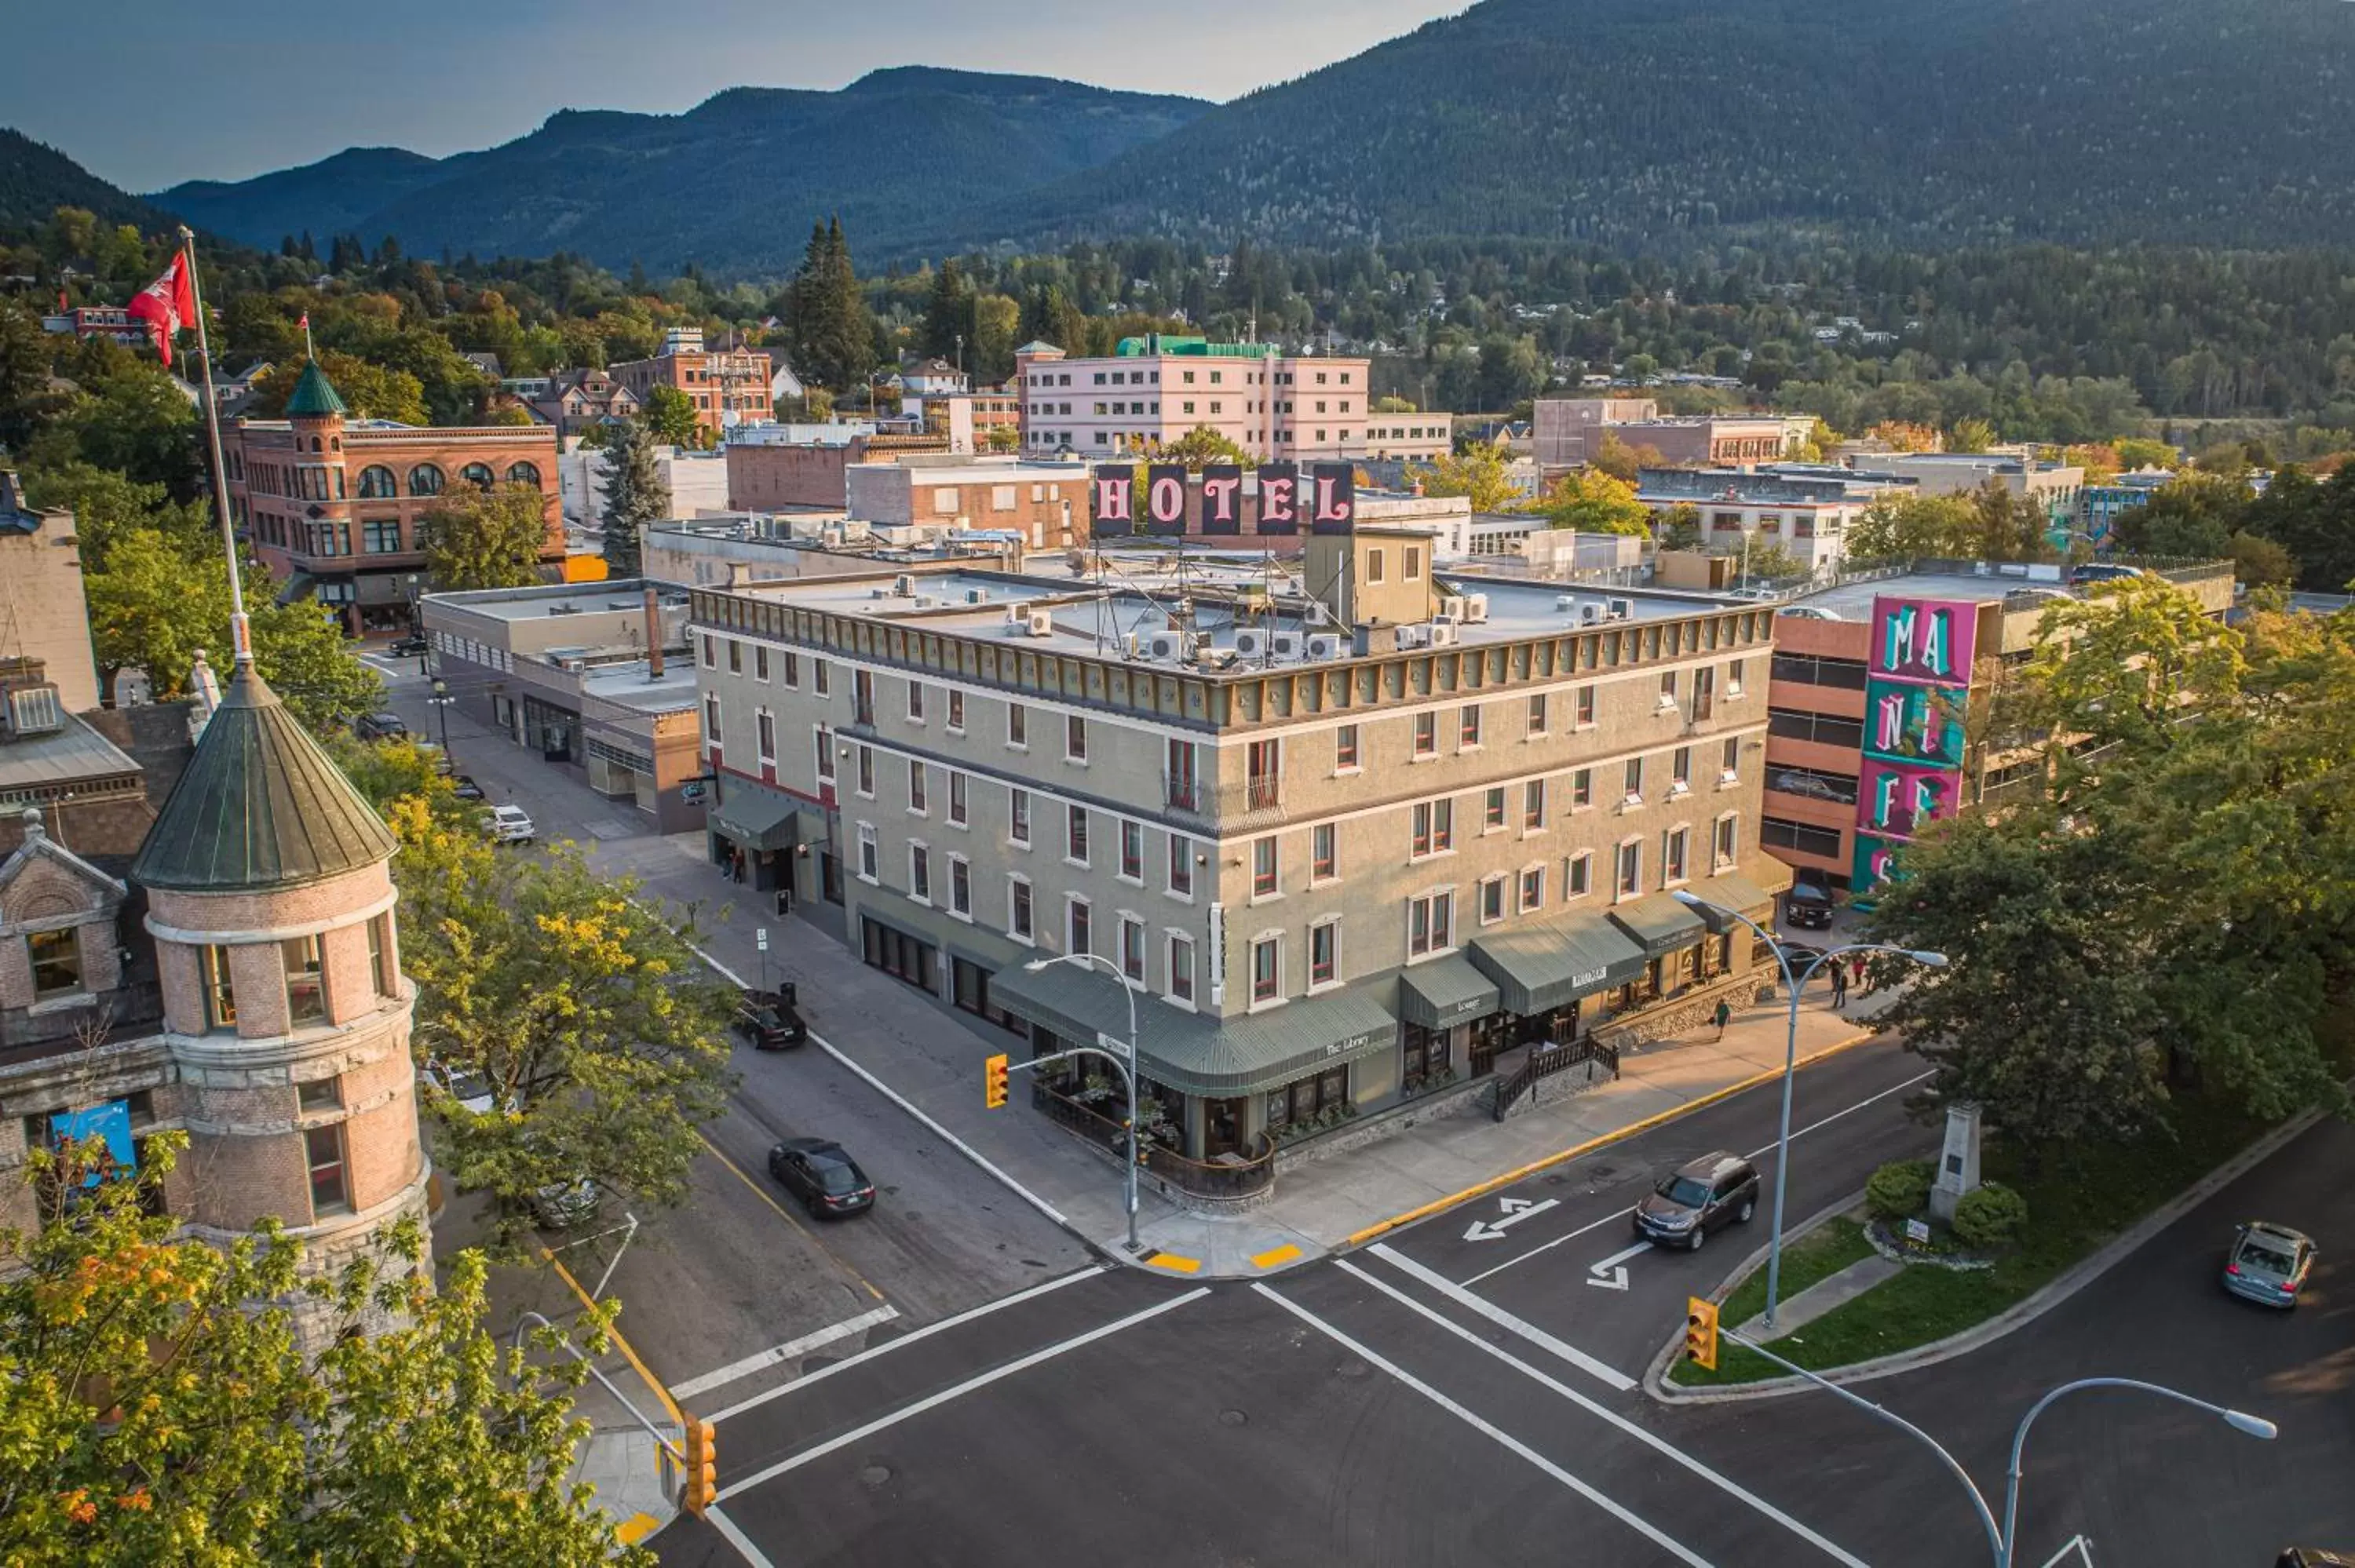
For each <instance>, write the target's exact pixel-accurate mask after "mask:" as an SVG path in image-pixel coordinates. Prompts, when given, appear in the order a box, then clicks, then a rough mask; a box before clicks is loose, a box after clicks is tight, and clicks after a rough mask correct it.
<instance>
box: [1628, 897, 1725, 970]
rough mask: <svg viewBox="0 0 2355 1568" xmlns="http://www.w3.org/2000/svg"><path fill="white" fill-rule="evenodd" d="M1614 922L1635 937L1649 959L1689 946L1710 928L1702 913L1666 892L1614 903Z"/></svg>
mask: <svg viewBox="0 0 2355 1568" xmlns="http://www.w3.org/2000/svg"><path fill="white" fill-rule="evenodd" d="M1611 923H1612V924H1613V925H1614V926H1616V927H1619V928H1620V929H1621V930H1623V931H1625V932H1626V933H1627V935H1629V936H1630V937H1633V938H1636V942H1637V944H1638V945H1640V946H1641V947H1642V948H1643V949H1644V956H1645V957H1646V958H1647V959H1657V958H1659V957H1661V956H1662V955H1663V954H1667V953H1673V952H1675V951H1676V950H1677V949H1678V948H1689V947H1690V946H1692V945H1693V944H1694V943H1695V942H1698V941H1700V938H1701V933H1702V932H1703V931H1705V930H1706V929H1708V927H1706V926H1704V925H1703V924H1702V922H1701V917H1700V916H1699V915H1698V914H1696V913H1694V912H1693V911H1692V910H1690V909H1688V908H1686V907H1685V906H1683V905H1681V904H1679V903H1678V902H1677V901H1676V900H1675V899H1674V898H1672V897H1670V896H1669V895H1667V894H1665V893H1647V894H1646V895H1644V896H1643V897H1641V898H1631V899H1629V900H1628V901H1627V902H1626V903H1625V904H1621V905H1617V906H1614V907H1613V908H1612V911H1611Z"/></svg>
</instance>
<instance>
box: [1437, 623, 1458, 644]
mask: <svg viewBox="0 0 2355 1568" xmlns="http://www.w3.org/2000/svg"><path fill="white" fill-rule="evenodd" d="M1458 635H1459V632H1458V631H1457V629H1456V625H1455V621H1453V620H1434V621H1433V622H1432V623H1431V645H1432V646H1433V648H1453V647H1455V639H1456V638H1457V636H1458Z"/></svg>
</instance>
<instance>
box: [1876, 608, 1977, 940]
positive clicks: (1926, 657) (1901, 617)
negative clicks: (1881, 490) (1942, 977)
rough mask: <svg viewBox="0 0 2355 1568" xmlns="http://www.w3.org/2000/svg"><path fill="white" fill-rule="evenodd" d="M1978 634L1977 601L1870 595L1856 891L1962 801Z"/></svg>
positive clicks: (1885, 871)
mask: <svg viewBox="0 0 2355 1568" xmlns="http://www.w3.org/2000/svg"><path fill="white" fill-rule="evenodd" d="M1977 632H1978V606H1977V605H1976V604H1971V603H1966V602H1962V601H1957V600H1951V599H1875V600H1873V605H1872V645H1871V648H1870V651H1869V653H1868V656H1867V657H1868V672H1867V679H1866V682H1865V694H1864V760H1863V764H1862V766H1861V768H1859V774H1858V789H1857V801H1856V825H1857V832H1856V851H1855V859H1854V863H1853V867H1852V871H1851V874H1850V880H1849V886H1850V888H1851V890H1852V891H1854V892H1855V893H1856V894H1858V895H1859V896H1863V895H1870V893H1871V891H1872V889H1873V888H1874V887H1876V886H1878V885H1880V884H1881V883H1882V882H1885V881H1887V880H1888V879H1889V878H1890V877H1891V875H1894V874H1896V868H1897V860H1898V854H1899V852H1900V851H1901V849H1902V846H1903V844H1904V842H1905V841H1906V840H1908V839H1910V838H1912V837H1913V835H1914V834H1915V833H1916V832H1918V831H1920V829H1921V828H1922V827H1923V825H1924V824H1926V823H1929V822H1933V821H1939V820H1940V819H1942V818H1945V817H1950V816H1952V815H1954V814H1955V810H1957V809H1958V807H1959V806H1960V803H1961V800H1962V789H1963V755H1964V746H1965V736H1964V728H1963V721H1964V717H1965V715H1966V714H1967V713H1968V712H1969V707H1970V683H1971V662H1972V660H1973V658H1974V657H1975V656H1976V655H1977V651H1978V650H1977Z"/></svg>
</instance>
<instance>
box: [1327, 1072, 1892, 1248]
mask: <svg viewBox="0 0 2355 1568" xmlns="http://www.w3.org/2000/svg"><path fill="white" fill-rule="evenodd" d="M1878 1037H1879V1036H1878V1035H1877V1034H1876V1033H1874V1032H1873V1031H1871V1030H1867V1031H1865V1032H1864V1033H1861V1034H1851V1035H1849V1037H1848V1038H1847V1039H1845V1040H1841V1041H1837V1042H1835V1043H1834V1044H1829V1045H1827V1046H1825V1047H1824V1048H1823V1049H1822V1050H1820V1051H1818V1052H1817V1053H1816V1054H1813V1055H1811V1056H1807V1057H1805V1058H1803V1059H1802V1061H1801V1062H1800V1064H1799V1065H1801V1066H1806V1065H1811V1064H1813V1063H1817V1062H1820V1061H1822V1060H1823V1059H1824V1058H1826V1057H1827V1056H1836V1055H1838V1054H1839V1053H1841V1052H1842V1051H1846V1050H1848V1049H1849V1047H1851V1046H1855V1045H1861V1044H1864V1043H1865V1042H1866V1041H1868V1040H1872V1039H1877V1038H1878ZM1782 1075H1783V1069H1782V1068H1780V1067H1770V1068H1768V1069H1767V1070H1766V1071H1765V1072H1763V1073H1755V1074H1753V1075H1751V1076H1749V1077H1747V1078H1743V1079H1741V1080H1740V1081H1738V1082H1736V1083H1731V1084H1728V1085H1726V1086H1724V1087H1723V1088H1721V1089H1711V1090H1710V1092H1709V1093H1707V1094H1705V1095H1703V1096H1701V1097H1700V1098H1698V1099H1690V1100H1687V1101H1686V1102H1685V1103H1684V1104H1682V1105H1680V1106H1670V1107H1668V1109H1666V1110H1664V1111H1659V1112H1657V1113H1655V1114H1654V1115H1651V1116H1647V1117H1646V1118H1643V1119H1642V1120H1640V1121H1631V1122H1629V1123H1628V1124H1627V1125H1626V1126H1625V1127H1622V1128H1614V1129H1613V1130H1611V1131H1609V1132H1606V1133H1604V1134H1603V1135H1602V1136H1601V1137H1599V1138H1590V1139H1587V1140H1586V1141H1585V1142H1584V1143H1581V1144H1576V1145H1573V1146H1572V1147H1571V1148H1569V1149H1565V1150H1561V1151H1560V1152H1559V1153H1555V1154H1549V1155H1547V1156H1546V1157H1545V1158H1544V1159H1542V1160H1530V1161H1529V1163H1528V1164H1527V1165H1522V1166H1518V1167H1516V1168H1515V1169H1513V1170H1510V1171H1506V1172H1505V1173H1504V1174H1503V1175H1501V1176H1491V1177H1489V1178H1488V1179H1487V1181H1479V1182H1476V1183H1474V1184H1473V1185H1471V1186H1469V1187H1466V1188H1465V1189H1464V1190H1463V1191H1462V1192H1450V1193H1449V1194H1448V1195H1447V1196H1445V1197H1444V1198H1433V1200H1432V1201H1431V1202H1428V1203H1424V1204H1422V1205H1421V1206H1419V1207H1416V1208H1412V1209H1409V1210H1408V1211H1407V1212H1406V1213H1402V1214H1392V1215H1391V1217H1390V1218H1389V1219H1387V1220H1382V1221H1380V1222H1379V1223H1377V1224H1370V1225H1368V1226H1367V1227H1366V1228H1365V1229H1364V1230H1361V1231H1357V1232H1354V1233H1352V1234H1350V1235H1349V1236H1348V1239H1347V1240H1345V1241H1344V1242H1343V1243H1342V1244H1341V1245H1344V1246H1357V1245H1360V1244H1361V1243H1364V1242H1369V1241H1371V1240H1373V1238H1374V1237H1376V1236H1378V1235H1382V1234H1386V1233H1388V1232H1391V1231H1394V1230H1396V1229H1398V1228H1399V1227H1400V1226H1401V1225H1411V1224H1413V1223H1414V1222H1415V1221H1417V1220H1422V1219H1428V1218H1429V1217H1430V1216H1432V1215H1433V1214H1436V1213H1440V1212H1441V1211H1442V1210H1445V1209H1452V1208H1454V1207H1455V1205H1456V1204H1458V1203H1463V1202H1470V1201H1471V1200H1472V1199H1474V1198H1480V1197H1485V1196H1487V1194H1488V1193H1490V1192H1495V1191H1497V1188H1499V1187H1509V1186H1511V1185H1512V1184H1513V1183H1514V1182H1516V1181H1521V1180H1522V1179H1523V1178H1525V1177H1529V1176H1533V1175H1535V1174H1536V1173H1537V1172H1539V1171H1547V1170H1550V1169H1552V1168H1553V1167H1554V1166H1556V1165H1559V1164H1561V1162H1562V1161H1564V1160H1575V1159H1577V1158H1578V1157H1579V1156H1580V1155H1582V1154H1587V1153H1591V1152H1593V1150H1597V1149H1602V1148H1604V1147H1605V1146H1607V1145H1610V1144H1614V1143H1617V1142H1618V1141H1619V1140H1620V1139H1625V1138H1633V1137H1635V1136H1636V1134H1637V1133H1639V1132H1648V1131H1650V1130H1651V1129H1652V1128H1656V1127H1657V1126H1659V1125H1660V1124H1661V1123H1662V1122H1665V1121H1674V1120H1675V1119H1676V1118H1678V1117H1680V1116H1684V1115H1687V1114H1688V1113H1689V1112H1692V1111H1697V1110H1700V1108H1701V1107H1704V1106H1713V1105H1715V1104H1716V1103H1717V1102H1718V1101H1720V1100H1723V1099H1731V1098H1732V1097H1734V1096H1735V1095H1738V1094H1741V1093H1742V1092H1743V1091H1744V1090H1746V1089H1754V1088H1756V1087H1757V1086H1759V1085H1761V1084H1771V1083H1773V1082H1774V1080H1775V1079H1777V1078H1779V1077H1781V1076H1782Z"/></svg>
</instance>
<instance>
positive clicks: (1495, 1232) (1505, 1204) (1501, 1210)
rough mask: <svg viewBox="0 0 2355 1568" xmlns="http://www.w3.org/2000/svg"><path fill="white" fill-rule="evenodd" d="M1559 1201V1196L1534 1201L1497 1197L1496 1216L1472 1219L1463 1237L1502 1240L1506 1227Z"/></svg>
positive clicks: (1542, 1211) (1473, 1239) (1466, 1238)
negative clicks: (1485, 1218) (1489, 1218)
mask: <svg viewBox="0 0 2355 1568" xmlns="http://www.w3.org/2000/svg"><path fill="white" fill-rule="evenodd" d="M1560 1203H1561V1199H1559V1198H1548V1199H1545V1200H1544V1201H1543V1202H1535V1203H1533V1202H1529V1200H1528V1199H1527V1198H1499V1199H1497V1211H1498V1213H1497V1217H1496V1218H1495V1219H1493V1220H1475V1221H1473V1222H1472V1224H1471V1228H1470V1229H1468V1230H1466V1231H1465V1233H1464V1239H1465V1241H1468V1242H1483V1241H1503V1240H1504V1239H1505V1232H1506V1230H1507V1229H1508V1227H1510V1226H1513V1225H1518V1224H1520V1223H1521V1222H1522V1221H1523V1220H1527V1219H1534V1218H1535V1217H1536V1216H1538V1215H1540V1214H1542V1213H1545V1212H1546V1211H1547V1210H1548V1209H1550V1208H1554V1207H1557V1206H1558V1205H1559V1204H1560Z"/></svg>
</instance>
